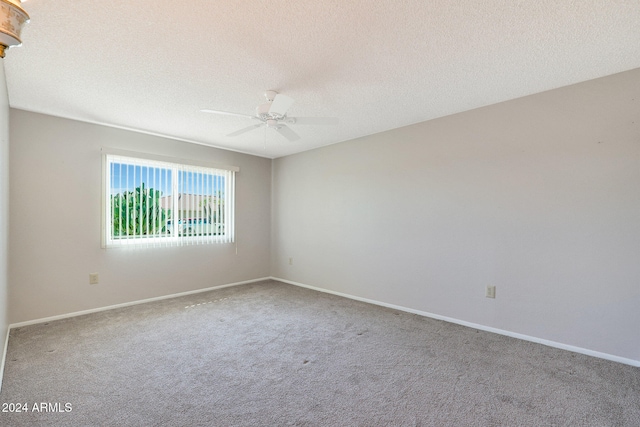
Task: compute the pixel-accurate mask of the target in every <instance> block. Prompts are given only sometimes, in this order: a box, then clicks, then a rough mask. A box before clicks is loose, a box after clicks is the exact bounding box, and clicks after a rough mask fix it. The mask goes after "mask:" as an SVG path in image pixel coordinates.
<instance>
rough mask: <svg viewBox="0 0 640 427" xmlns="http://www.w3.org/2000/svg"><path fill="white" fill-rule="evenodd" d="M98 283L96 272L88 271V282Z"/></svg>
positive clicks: (91, 283)
mask: <svg viewBox="0 0 640 427" xmlns="http://www.w3.org/2000/svg"><path fill="white" fill-rule="evenodd" d="M98 283H99V278H98V273H89V284H90V285H97V284H98Z"/></svg>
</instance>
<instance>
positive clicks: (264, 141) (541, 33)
mask: <svg viewBox="0 0 640 427" xmlns="http://www.w3.org/2000/svg"><path fill="white" fill-rule="evenodd" d="M23 7H24V8H25V10H27V12H28V13H29V14H30V15H31V22H30V23H29V24H28V25H27V26H25V28H24V30H23V33H22V40H23V46H22V47H20V48H14V49H11V50H10V51H9V52H8V54H7V57H6V58H5V69H6V74H7V84H8V89H9V102H10V104H11V106H12V107H14V108H19V109H24V110H29V111H35V112H40V113H45V114H51V115H55V116H61V117H68V118H72V119H77V120H82V121H87V122H93V123H102V124H106V125H111V126H117V127H122V128H127V129H134V130H139V131H143V132H149V133H153V134H159V135H166V136H169V137H173V138H177V139H182V140H187V141H193V142H196V143H203V144H208V145H212V146H216V147H222V148H227V149H232V150H236V151H241V152H246V153H252V154H256V155H259V156H264V157H270V158H275V157H280V156H284V155H287V154H292V153H296V152H300V151H304V150H308V149H312V148H315V147H319V146H323V145H328V144H334V143H337V142H341V141H345V140H349V139H353V138H357V137H360V136H364V135H369V134H373V133H377V132H381V131H385V130H389V129H393V128H398V127H401V126H405V125H409V124H412V123H416V122H421V121H425V120H429V119H432V118H436V117H441V116H444V115H448V114H453V113H457V112H461V111H465V110H469V109H472V108H476V107H480V106H484V105H489V104H493V103H497V102H501V101H505V100H508V99H513V98H517V97H521V96H525V95H529V94H532V93H537V92H541V91H545V90H549V89H553V88H557V87H560V86H565V85H569V84H573V83H577V82H581V81H585V80H589V79H593V78H597V77H602V76H605V75H609V74H613V73H617V72H621V71H626V70H630V69H633V68H638V67H640V24H639V23H640V0H619V1H615V0H608V1H575V0H536V1H521V0H503V1H499V0H467V1H459V0H349V1H345V0H339V1H336V0H324V1H316V0H314V1H311V0H269V1H248V0H247V1H228V0H220V1H213V0H192V1H189V2H177V1H175V0H134V1H131V0H128V1H124V0H110V1H87V0H56V1H51V0H29V1H28V2H25V3H24V4H23ZM639 84H640V82H639ZM267 89H274V90H277V91H279V92H280V93H282V94H285V95H288V96H289V97H291V98H293V99H295V101H296V102H295V104H294V105H293V106H292V107H291V108H290V110H289V115H290V116H313V117H317V116H320V117H323V116H324V117H337V118H339V119H340V124H339V125H338V126H333V127H332V126H302V125H298V126H296V125H293V126H292V128H294V129H295V131H296V132H297V133H299V134H300V135H301V137H302V138H301V139H300V140H298V141H296V142H289V141H287V140H286V139H285V138H284V137H283V136H282V135H280V134H279V133H277V132H275V131H274V130H273V129H266V131H265V130H263V128H260V129H257V130H254V131H251V132H248V133H245V134H243V135H241V136H238V137H227V136H226V135H227V134H229V133H231V132H234V131H236V130H238V129H241V128H244V127H246V126H249V125H251V124H254V123H255V122H252V121H251V119H247V118H242V117H234V116H221V115H211V114H205V113H201V112H199V110H200V109H204V108H207V109H215V110H225V111H232V112H237V113H242V114H249V115H250V114H254V112H255V107H256V106H257V105H258V104H259V103H262V102H264V97H263V92H264V91H265V90H267Z"/></svg>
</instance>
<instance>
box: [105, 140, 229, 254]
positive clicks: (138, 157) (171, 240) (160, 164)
mask: <svg viewBox="0 0 640 427" xmlns="http://www.w3.org/2000/svg"><path fill="white" fill-rule="evenodd" d="M112 163H125V164H132V165H136V166H143V167H144V166H146V167H152V168H163V169H169V170H171V171H172V172H171V174H172V182H171V187H172V189H171V195H172V207H171V212H172V214H173V215H174V217H173V218H171V223H172V227H173V231H174V232H173V234H169V233H167V234H163V235H162V236H153V237H145V236H132V237H126V238H119V239H114V238H113V235H112V231H113V224H112V221H111V220H112V216H113V215H112V212H111V191H112V189H111V167H110V165H111V164H112ZM102 165H103V166H102V170H103V174H102V176H103V182H102V200H103V203H102V233H101V234H102V236H101V237H102V239H101V241H102V247H103V248H112V247H123V246H124V247H130V246H182V245H194V244H212V243H233V242H234V241H235V174H236V172H239V170H240V168H238V167H235V166H227V165H219V164H213V163H208V162H202V161H198V160H188V159H178V158H173V157H166V156H158V155H153V154H143V153H135V152H130V151H124V150H116V149H105V148H103V149H102ZM181 172H187V173H195V174H206V175H213V176H218V177H224V186H223V187H220V188H217V190H219V189H222V190H223V191H224V209H223V214H222V218H224V222H223V229H224V233H223V234H216V235H204V236H203V235H191V234H186V235H185V234H181V233H180V232H176V230H177V229H178V228H179V227H180V226H181V225H180V224H179V220H181V219H185V218H181V217H180V216H179V215H180V212H181V208H185V207H186V206H183V205H180V204H179V201H178V199H179V197H176V196H177V195H178V194H179V182H178V181H179V176H180V173H181ZM205 197H206V196H205ZM189 208H192V207H189Z"/></svg>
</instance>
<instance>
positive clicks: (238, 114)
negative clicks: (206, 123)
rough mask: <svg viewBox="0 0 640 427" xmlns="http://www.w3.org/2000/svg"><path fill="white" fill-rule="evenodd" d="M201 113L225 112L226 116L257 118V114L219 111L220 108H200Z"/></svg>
mask: <svg viewBox="0 0 640 427" xmlns="http://www.w3.org/2000/svg"><path fill="white" fill-rule="evenodd" d="M200 112H201V113H213V114H224V115H225V116H237V117H247V118H250V119H256V118H257V117H255V116H250V115H248V114H240V113H231V112H229V111H218V110H200Z"/></svg>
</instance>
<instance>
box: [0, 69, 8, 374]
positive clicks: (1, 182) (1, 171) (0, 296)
mask: <svg viewBox="0 0 640 427" xmlns="http://www.w3.org/2000/svg"><path fill="white" fill-rule="evenodd" d="M8 241H9V96H8V94H7V82H6V78H5V74H4V62H3V61H1V60H0V359H2V355H3V354H4V350H5V348H4V345H5V340H6V336H7V333H8V331H9V284H8V283H9V282H8V280H9V277H8V276H9V272H8V258H9V252H8V244H9V243H8ZM0 363H1V365H0V386H1V382H2V372H3V370H4V363H2V360H0Z"/></svg>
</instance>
